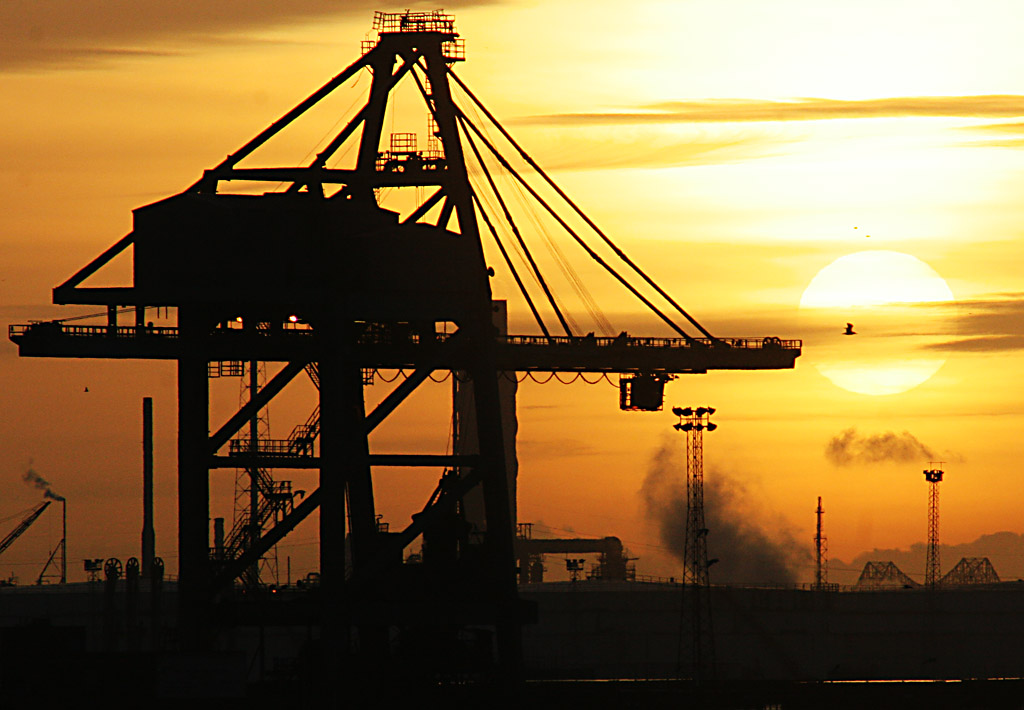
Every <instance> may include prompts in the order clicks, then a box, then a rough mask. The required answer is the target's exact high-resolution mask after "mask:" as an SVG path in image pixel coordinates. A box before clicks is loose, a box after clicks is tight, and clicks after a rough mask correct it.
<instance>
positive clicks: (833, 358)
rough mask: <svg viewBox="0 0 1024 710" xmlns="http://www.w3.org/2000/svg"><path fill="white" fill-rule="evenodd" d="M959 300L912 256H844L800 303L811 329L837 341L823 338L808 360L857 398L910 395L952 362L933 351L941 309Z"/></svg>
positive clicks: (869, 253)
mask: <svg viewBox="0 0 1024 710" xmlns="http://www.w3.org/2000/svg"><path fill="white" fill-rule="evenodd" d="M952 301H953V293H952V291H950V290H949V286H948V285H947V284H946V282H945V281H944V280H943V279H942V277H941V276H939V275H938V273H936V272H935V270H934V269H932V268H931V267H930V266H928V265H927V264H926V263H924V262H923V261H921V260H920V259H917V258H916V257H913V256H910V255H909V254H903V253H900V252H894V251H862V252H857V253H855V254H849V255H847V256H844V257H840V258H839V259H836V260H835V261H833V262H832V263H831V264H829V265H828V266H826V267H824V268H823V269H822V270H821V271H819V272H818V274H817V275H816V276H815V277H814V278H813V279H812V280H811V283H810V284H809V285H808V286H807V288H806V289H805V290H804V293H803V296H802V297H801V299H800V310H801V313H802V314H803V315H804V316H805V319H806V320H807V322H809V323H811V324H812V325H813V327H816V328H822V329H823V330H827V329H828V328H832V334H831V336H832V337H825V338H823V342H822V343H821V347H820V349H819V350H818V354H817V356H815V355H813V354H812V355H811V357H810V358H809V359H810V360H811V361H812V362H813V363H814V365H815V367H817V368H818V370H819V371H820V372H821V373H822V374H823V375H825V377H827V378H828V379H829V380H831V381H832V382H833V383H835V384H836V385H838V386H839V387H842V388H843V389H846V390H849V391H850V392H857V393H860V394H871V395H883V394H898V393H900V392H906V391H907V390H909V389H911V388H913V387H916V386H918V385H920V384H921V383H923V382H925V381H926V380H928V378H930V377H931V376H932V375H934V374H935V373H936V372H937V371H938V369H939V368H940V367H942V364H943V363H944V362H945V358H943V357H938V356H935V355H932V354H929V353H928V351H927V350H926V347H927V345H928V343H929V342H930V339H931V338H934V336H935V335H936V333H937V332H941V327H942V312H941V306H942V305H946V306H948V305H949V304H950V303H951V302H952ZM846 323H850V327H849V328H848V329H844V325H845V324H846ZM846 330H849V331H851V332H846ZM847 336H849V337H847ZM812 352H813V351H812Z"/></svg>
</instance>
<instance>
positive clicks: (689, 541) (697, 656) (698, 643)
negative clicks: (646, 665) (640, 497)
mask: <svg viewBox="0 0 1024 710" xmlns="http://www.w3.org/2000/svg"><path fill="white" fill-rule="evenodd" d="M672 413H673V414H675V415H676V416H677V417H679V421H678V422H677V423H675V424H673V425H672V428H673V429H675V430H676V431H681V432H685V433H686V542H685V545H684V548H683V616H682V619H681V626H682V623H683V621H684V620H685V616H686V613H687V612H689V615H690V626H691V628H690V641H691V657H690V662H691V669H692V674H693V675H692V677H693V680H694V681H696V682H698V683H700V682H702V681H706V680H711V679H712V678H713V677H714V667H715V660H714V658H715V645H714V635H713V630H712V626H711V595H710V584H711V583H710V581H709V578H708V567H709V566H710V565H712V564H714V563H715V562H717V560H708V529H707V527H706V526H705V524H704V432H705V431H714V430H715V429H717V428H718V425H717V424H715V423H713V422H712V421H711V415H712V414H714V413H715V408H714V407H673V408H672ZM682 631H683V629H682V628H681V629H680V632H681V633H680V641H682V638H683V636H684V634H683V633H682ZM681 652H682V644H681V643H680V663H679V665H680V669H681V668H682V665H683V664H682V658H681V656H682V653H681Z"/></svg>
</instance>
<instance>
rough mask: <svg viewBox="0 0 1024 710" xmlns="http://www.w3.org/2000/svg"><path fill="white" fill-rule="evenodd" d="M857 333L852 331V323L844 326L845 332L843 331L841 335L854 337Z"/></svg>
mask: <svg viewBox="0 0 1024 710" xmlns="http://www.w3.org/2000/svg"><path fill="white" fill-rule="evenodd" d="M856 334H857V332H856V331H855V330H854V329H853V323H847V324H846V330H845V331H843V335H856Z"/></svg>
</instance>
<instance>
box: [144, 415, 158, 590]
mask: <svg viewBox="0 0 1024 710" xmlns="http://www.w3.org/2000/svg"><path fill="white" fill-rule="evenodd" d="M155 553H156V533H155V532H154V531H153V398H152V397H143V398H142V575H143V576H144V577H149V575H150V572H151V570H152V567H153V558H154V557H155Z"/></svg>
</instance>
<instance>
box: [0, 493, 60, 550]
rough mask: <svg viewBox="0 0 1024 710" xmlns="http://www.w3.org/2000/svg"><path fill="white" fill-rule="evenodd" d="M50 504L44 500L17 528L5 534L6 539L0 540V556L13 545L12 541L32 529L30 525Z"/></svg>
mask: <svg viewBox="0 0 1024 710" xmlns="http://www.w3.org/2000/svg"><path fill="white" fill-rule="evenodd" d="M52 502H53V501H50V500H46V501H43V502H42V503H40V504H39V505H37V506H36V507H35V508H33V509H32V510H31V512H30V513H29V514H28V515H26V516H25V518H24V519H23V520H22V521H21V522H20V523H18V526H17V527H16V528H14V530H11V532H9V533H8V534H7V537H5V538H4V539H3V540H0V555H2V554H4V551H5V550H6V549H7V548H8V547H10V546H11V545H13V544H14V541H15V540H17V539H18V538H19V537H21V534H22V533H23V532H25V531H26V530H28V529H29V528H30V527H32V523H34V522H35V521H36V520H38V519H39V516H40V515H42V514H43V511H44V510H46V509H47V508H48V507H49V506H50V503H52Z"/></svg>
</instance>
